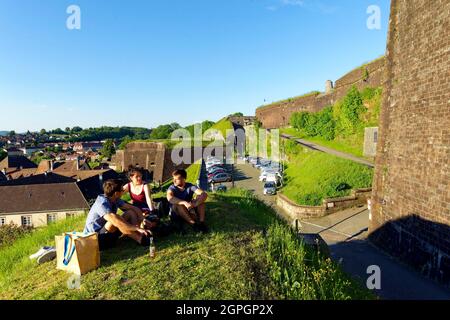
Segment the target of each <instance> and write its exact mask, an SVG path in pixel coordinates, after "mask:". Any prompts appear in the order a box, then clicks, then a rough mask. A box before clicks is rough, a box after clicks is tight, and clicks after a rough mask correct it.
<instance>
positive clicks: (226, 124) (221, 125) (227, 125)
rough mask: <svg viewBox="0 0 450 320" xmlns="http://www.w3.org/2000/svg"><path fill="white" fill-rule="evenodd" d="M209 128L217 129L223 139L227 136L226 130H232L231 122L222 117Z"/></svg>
mask: <svg viewBox="0 0 450 320" xmlns="http://www.w3.org/2000/svg"><path fill="white" fill-rule="evenodd" d="M211 129H216V130H218V131H219V132H220V133H221V134H222V136H223V138H224V139H226V137H227V131H228V130H234V127H233V124H232V123H231V121H230V120H228V119H227V118H223V119H221V120H219V121H217V122H216V123H215V124H214V125H213V126H212V127H211Z"/></svg>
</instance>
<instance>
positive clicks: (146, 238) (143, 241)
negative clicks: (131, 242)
mask: <svg viewBox="0 0 450 320" xmlns="http://www.w3.org/2000/svg"><path fill="white" fill-rule="evenodd" d="M151 237H152V236H142V239H141V246H143V247H148V246H150V238H151Z"/></svg>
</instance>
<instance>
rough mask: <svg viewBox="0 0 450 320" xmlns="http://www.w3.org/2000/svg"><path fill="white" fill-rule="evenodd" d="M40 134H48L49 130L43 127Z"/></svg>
mask: <svg viewBox="0 0 450 320" xmlns="http://www.w3.org/2000/svg"><path fill="white" fill-rule="evenodd" d="M39 133H40V134H46V133H47V131H46V130H45V129H41V131H40V132H39Z"/></svg>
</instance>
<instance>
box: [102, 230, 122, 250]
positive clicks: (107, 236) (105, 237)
mask: <svg viewBox="0 0 450 320" xmlns="http://www.w3.org/2000/svg"><path fill="white" fill-rule="evenodd" d="M121 235H122V232H120V231H119V230H117V231H116V232H100V233H98V246H99V249H100V251H103V250H107V249H110V248H113V247H114V246H115V245H116V243H117V240H118V239H119V238H120V236H121Z"/></svg>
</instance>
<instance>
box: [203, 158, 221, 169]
mask: <svg viewBox="0 0 450 320" xmlns="http://www.w3.org/2000/svg"><path fill="white" fill-rule="evenodd" d="M217 164H222V161H220V160H216V159H214V160H209V161H207V162H206V168H209V167H212V166H214V165H217Z"/></svg>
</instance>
